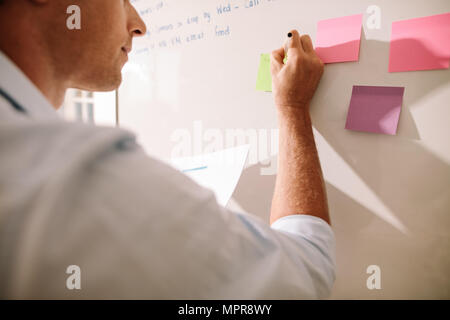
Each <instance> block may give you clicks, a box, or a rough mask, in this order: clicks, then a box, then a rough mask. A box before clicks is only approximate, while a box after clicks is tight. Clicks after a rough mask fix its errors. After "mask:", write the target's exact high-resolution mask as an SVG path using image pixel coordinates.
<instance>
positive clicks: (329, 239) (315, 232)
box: [270, 214, 336, 265]
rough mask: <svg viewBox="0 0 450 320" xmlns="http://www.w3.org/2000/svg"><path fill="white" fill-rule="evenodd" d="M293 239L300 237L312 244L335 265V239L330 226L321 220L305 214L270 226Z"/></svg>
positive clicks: (288, 217) (292, 216)
mask: <svg viewBox="0 0 450 320" xmlns="http://www.w3.org/2000/svg"><path fill="white" fill-rule="evenodd" d="M270 227H271V228H272V229H274V230H277V231H280V232H283V233H286V234H288V235H290V236H291V237H293V238H295V239H299V238H300V237H301V238H303V239H306V240H307V241H308V242H310V243H312V244H314V245H315V246H316V247H318V248H319V249H320V251H322V253H323V254H324V255H325V256H327V257H329V258H330V260H331V262H332V264H333V265H336V252H335V251H336V239H335V236H334V232H333V230H332V229H331V227H330V225H329V224H328V223H327V222H326V221H325V220H323V219H321V218H319V217H316V216H311V215H307V214H295V215H290V216H285V217H282V218H280V219H278V220H277V221H275V222H274V223H272V225H271V226H270Z"/></svg>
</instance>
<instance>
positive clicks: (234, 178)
mask: <svg viewBox="0 0 450 320" xmlns="http://www.w3.org/2000/svg"><path fill="white" fill-rule="evenodd" d="M248 151H249V145H243V146H239V147H235V148H230V149H225V150H222V151H217V152H213V153H209V154H203V155H199V156H194V157H185V158H176V159H171V164H172V165H173V166H174V167H175V168H177V169H178V170H180V171H182V172H183V173H184V174H186V175H188V176H189V177H191V178H192V179H193V180H194V181H196V182H197V183H198V184H199V185H201V186H203V187H205V188H208V189H211V190H212V191H213V192H214V194H215V195H216V199H217V202H218V203H219V204H221V205H223V206H225V205H226V204H227V203H228V201H229V200H230V198H231V196H232V195H233V192H234V189H235V188H236V186H237V183H238V181H239V178H240V177H241V174H242V170H243V169H244V165H245V161H246V159H247V155H248Z"/></svg>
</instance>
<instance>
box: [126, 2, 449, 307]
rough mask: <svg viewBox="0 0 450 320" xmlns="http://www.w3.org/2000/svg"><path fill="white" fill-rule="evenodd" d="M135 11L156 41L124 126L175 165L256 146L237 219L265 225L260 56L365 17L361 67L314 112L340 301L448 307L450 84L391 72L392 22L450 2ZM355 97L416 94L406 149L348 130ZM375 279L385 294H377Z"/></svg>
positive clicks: (268, 111)
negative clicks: (319, 28) (358, 92)
mask: <svg viewBox="0 0 450 320" xmlns="http://www.w3.org/2000/svg"><path fill="white" fill-rule="evenodd" d="M250 3H252V4H253V5H252V6H251V5H250ZM133 4H134V5H135V6H136V7H137V9H138V11H139V13H140V14H141V15H142V17H143V18H144V20H145V22H146V24H147V26H148V29H149V30H148V33H147V35H146V36H145V37H142V38H140V39H136V40H135V41H134V49H133V54H132V55H131V56H130V61H129V63H128V64H127V65H126V67H125V68H124V72H123V73H124V81H123V84H122V86H121V88H120V89H119V121H120V126H121V127H123V128H127V129H130V130H132V131H134V132H135V133H136V134H137V136H138V139H139V141H140V143H141V144H142V145H143V146H144V148H145V150H146V151H147V152H148V153H149V154H150V155H152V156H155V157H157V158H160V159H166V160H167V159H169V158H171V157H176V156H178V157H179V156H191V155H197V154H201V153H206V152H213V151H215V150H220V149H224V148H226V147H232V146H237V145H240V144H250V145H251V148H250V153H249V158H248V163H247V165H246V169H245V170H244V173H243V176H242V178H241V180H240V182H239V184H238V186H237V189H236V191H235V193H234V194H233V199H232V202H231V203H230V204H229V207H230V208H232V209H235V210H242V211H246V212H249V213H253V214H255V215H257V216H260V217H261V218H262V219H264V220H265V221H267V222H268V217H269V212H270V204H271V199H272V192H273V188H274V183H275V178H276V176H275V174H276V154H277V148H278V147H277V137H278V132H277V129H276V128H277V122H276V113H275V110H274V106H273V103H272V96H271V94H270V93H265V92H257V91H256V90H255V84H256V75H257V70H258V64H259V57H260V54H261V53H269V52H271V51H272V50H273V49H276V48H278V47H280V46H281V45H282V43H283V40H284V37H285V35H286V32H288V31H289V30H290V29H292V28H296V29H298V30H300V32H301V33H308V34H310V35H311V37H312V39H313V42H314V40H315V36H316V25H317V22H318V21H319V20H322V19H328V18H334V17H341V16H347V15H352V14H358V13H363V14H364V20H363V31H362V38H361V48H360V58H359V61H358V62H349V63H337V64H330V65H327V66H326V68H325V73H324V77H323V79H322V82H321V84H320V87H319V89H318V92H317V94H316V96H315V98H314V100H313V102H312V106H311V108H312V111H311V113H312V122H313V125H314V135H315V138H316V143H317V147H318V150H319V155H320V159H321V164H322V168H323V171H324V176H325V180H326V186H327V191H328V198H329V206H330V215H331V221H332V225H333V229H334V230H335V234H336V240H337V264H338V266H337V279H336V283H335V287H334V289H333V294H332V298H337V299H346V298H351V299H360V298H364V299H378V298H384V299H391V298H402V299H408V298H447V299H448V298H450V272H449V270H450V165H449V163H450V146H449V137H450V126H449V119H450V105H449V101H450V86H449V82H450V70H448V69H447V70H435V71H418V72H402V73H388V72H387V70H388V56H389V39H390V30H391V24H392V22H393V21H397V20H402V19H409V18H415V17H422V16H428V15H433V14H440V13H445V12H449V11H450V2H449V1H448V0H430V1H422V0H396V1H392V0H390V1H388V0H385V1H376V0H370V1H368V0H345V1H344V0H341V1H332V0H327V1H323V0H321V1H300V0H270V1H269V0H259V1H256V0H253V1H250V0H246V1H238V0H235V1H218V0H196V1H183V0H178V1H177V0H165V1H155V0H135V1H133ZM228 5H229V7H228ZM371 5H376V6H378V7H379V8H380V18H381V23H380V28H379V29H377V28H374V29H373V28H369V27H368V26H367V24H366V21H367V18H368V17H369V16H370V13H368V12H367V10H368V8H369V7H370V6H371ZM236 7H237V8H236ZM353 85H382V86H404V87H405V96H404V102H403V107H402V111H401V116H400V122H399V127H398V133H397V135H396V136H388V135H380V134H371V133H363V132H354V131H348V130H345V129H344V126H345V121H346V115H347V111H348V107H349V102H350V97H351V91H352V86H353ZM372 265H376V266H379V268H380V271H381V278H380V279H381V289H373V290H369V289H368V287H367V279H368V278H369V276H370V274H368V273H367V269H368V268H369V266H372Z"/></svg>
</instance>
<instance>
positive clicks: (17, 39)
mask: <svg viewBox="0 0 450 320" xmlns="http://www.w3.org/2000/svg"><path fill="white" fill-rule="evenodd" d="M71 5H77V6H78V7H79V8H80V13H81V20H80V21H81V24H80V27H81V29H79V30H77V29H73V30H70V29H69V28H68V27H67V20H68V19H69V18H70V17H71V15H72V14H73V12H71V13H67V11H68V10H67V9H68V8H69V6H71ZM0 20H3V22H0V26H1V33H0V49H1V50H3V51H5V52H6V53H7V54H8V55H10V56H18V55H20V54H22V55H28V56H29V57H22V60H23V59H36V61H39V62H40V63H42V62H43V61H44V62H45V63H46V64H47V65H48V67H49V68H51V69H53V70H52V71H53V72H54V73H55V77H58V79H60V80H61V81H64V82H65V86H66V87H71V88H79V89H84V90H90V91H109V90H113V89H115V88H117V87H118V86H119V85H120V83H121V80H122V76H121V70H122V67H123V65H124V64H125V62H126V60H127V51H129V50H131V46H132V38H133V37H134V36H139V35H143V34H145V32H146V27H145V24H144V22H143V21H142V20H141V19H140V17H139V15H138V14H137V12H136V10H135V9H134V8H133V6H132V5H131V3H130V1H129V0H0ZM8 51H9V52H8ZM14 51H16V52H14ZM33 55H35V56H34V57H33ZM44 56H45V57H44ZM19 60H20V59H19ZM56 74H57V75H56Z"/></svg>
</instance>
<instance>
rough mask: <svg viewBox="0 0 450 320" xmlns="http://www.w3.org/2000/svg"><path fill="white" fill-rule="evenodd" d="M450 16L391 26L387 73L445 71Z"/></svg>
mask: <svg viewBox="0 0 450 320" xmlns="http://www.w3.org/2000/svg"><path fill="white" fill-rule="evenodd" d="M449 61H450V13H444V14H438V15H434V16H429V17H422V18H417V19H410V20H402V21H396V22H393V23H392V31H391V45H390V53H389V72H400V71H413V70H433V69H447V68H448V67H449Z"/></svg>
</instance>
